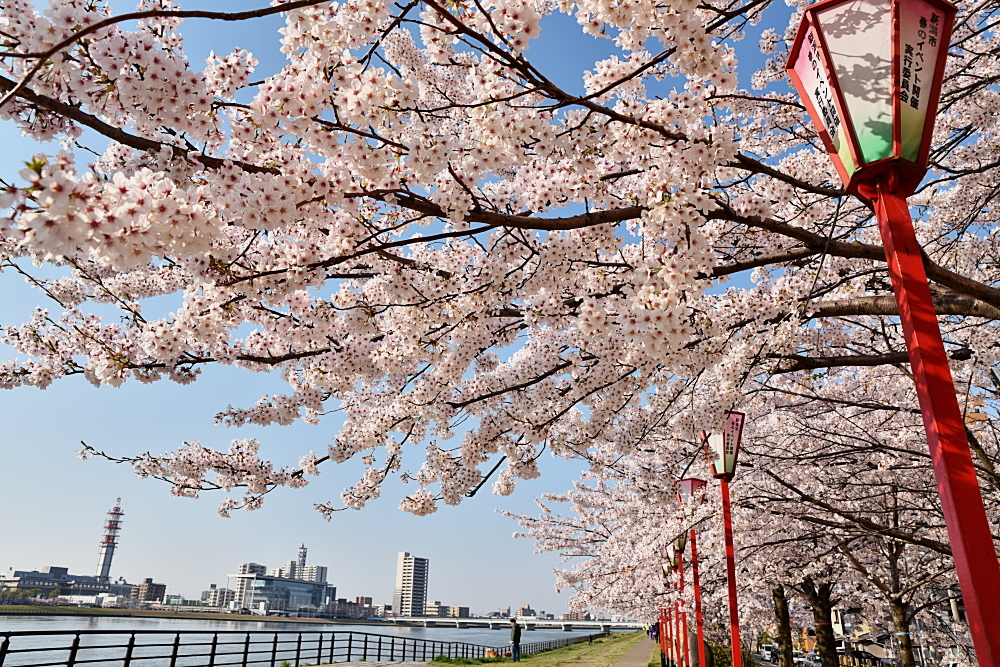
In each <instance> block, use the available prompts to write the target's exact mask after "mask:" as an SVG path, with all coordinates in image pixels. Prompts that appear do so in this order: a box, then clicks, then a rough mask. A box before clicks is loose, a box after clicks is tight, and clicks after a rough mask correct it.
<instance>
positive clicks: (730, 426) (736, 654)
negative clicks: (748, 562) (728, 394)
mask: <svg viewBox="0 0 1000 667" xmlns="http://www.w3.org/2000/svg"><path fill="white" fill-rule="evenodd" d="M743 419H744V415H743V413H741V412H727V413H726V426H725V428H724V429H723V430H722V433H712V434H708V433H702V439H703V440H704V442H705V445H706V447H707V448H708V450H709V451H710V453H711V454H712V459H711V461H710V465H711V467H712V476H713V477H715V478H716V479H717V480H719V482H720V486H721V490H722V523H723V529H724V531H725V537H726V579H727V581H728V582H729V636H730V643H731V644H732V649H731V650H732V652H733V667H743V650H742V648H741V645H740V610H739V606H738V602H737V599H736V548H735V546H734V544H733V513H732V509H731V507H730V502H729V482H730V480H732V478H733V476H734V475H735V474H736V459H737V457H738V456H739V453H740V439H741V438H742V437H743Z"/></svg>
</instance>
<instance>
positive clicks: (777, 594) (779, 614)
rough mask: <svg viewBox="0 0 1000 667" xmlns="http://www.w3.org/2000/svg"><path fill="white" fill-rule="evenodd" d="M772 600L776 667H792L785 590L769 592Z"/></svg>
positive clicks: (790, 626)
mask: <svg viewBox="0 0 1000 667" xmlns="http://www.w3.org/2000/svg"><path fill="white" fill-rule="evenodd" d="M771 597H772V598H774V620H775V622H776V623H777V624H778V636H777V638H776V639H777V642H778V650H779V651H780V653H779V656H778V667H793V663H792V620H791V617H790V616H789V615H788V598H786V597H785V589H784V587H783V586H778V587H777V588H775V589H773V590H772V591H771Z"/></svg>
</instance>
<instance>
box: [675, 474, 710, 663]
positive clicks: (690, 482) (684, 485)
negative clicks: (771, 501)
mask: <svg viewBox="0 0 1000 667" xmlns="http://www.w3.org/2000/svg"><path fill="white" fill-rule="evenodd" d="M706 486H708V482H706V481H705V480H703V479H696V478H694V477H688V478H686V479H682V480H681V481H680V482H678V484H677V488H678V493H677V501H678V502H679V503H680V504H681V507H682V508H684V514H685V516H687V517H688V518H691V517H692V516H693V515H694V506H695V505H700V504H701V503H703V502H705V487H706ZM691 580H692V584H693V585H694V623H695V629H696V632H697V638H698V667H706V664H707V663H706V662H705V627H704V622H703V617H702V613H701V580H700V579H699V578H698V538H697V534H696V532H695V529H694V528H692V529H691Z"/></svg>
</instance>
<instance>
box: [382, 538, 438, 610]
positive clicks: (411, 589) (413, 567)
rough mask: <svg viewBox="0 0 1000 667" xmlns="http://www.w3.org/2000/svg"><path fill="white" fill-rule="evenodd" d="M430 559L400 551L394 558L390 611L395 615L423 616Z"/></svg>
mask: <svg viewBox="0 0 1000 667" xmlns="http://www.w3.org/2000/svg"><path fill="white" fill-rule="evenodd" d="M430 563H431V562H430V561H429V560H428V559H426V558H417V557H416V556H411V555H410V554H409V552H407V551H400V552H399V558H397V559H396V592H395V594H394V595H393V596H392V611H393V614H395V615H396V616H423V615H424V613H425V608H426V606H427V576H428V573H429V571H430Z"/></svg>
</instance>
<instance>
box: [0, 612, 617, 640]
mask: <svg viewBox="0 0 1000 667" xmlns="http://www.w3.org/2000/svg"><path fill="white" fill-rule="evenodd" d="M22 630H56V631H63V632H69V631H73V630H108V631H112V632H127V631H129V630H241V631H244V632H246V631H253V630H272V631H279V632H306V631H309V632H315V631H318V630H321V631H323V632H332V631H334V630H337V631H340V630H354V631H355V632H369V633H372V634H377V635H396V636H403V637H406V638H407V639H428V640H433V641H441V642H466V643H469V644H483V645H485V646H499V645H503V644H506V643H507V642H508V639H509V637H510V634H509V632H510V630H509V629H508V628H507V627H506V626H504V627H503V628H501V629H499V630H489V629H487V628H448V627H433V628H423V627H416V628H414V627H405V626H393V625H382V624H374V625H357V624H354V623H351V624H343V625H341V624H337V623H316V624H312V623H282V622H271V623H269V622H267V621H216V620H201V619H196V618H191V619H187V618H149V617H141V616H127V617H125V616H47V615H46V616H42V615H38V616H30V615H25V614H10V615H6V616H5V615H3V613H2V612H0V632H18V631H22ZM596 632H600V630H599V629H597V628H582V629H581V628H576V629H574V630H572V631H570V632H564V631H562V630H558V629H549V628H542V629H538V630H532V631H526V632H525V633H524V638H523V639H522V641H524V642H541V641H547V640H549V639H565V638H567V637H575V636H579V635H587V634H591V633H596Z"/></svg>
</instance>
